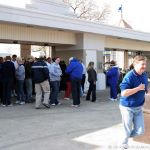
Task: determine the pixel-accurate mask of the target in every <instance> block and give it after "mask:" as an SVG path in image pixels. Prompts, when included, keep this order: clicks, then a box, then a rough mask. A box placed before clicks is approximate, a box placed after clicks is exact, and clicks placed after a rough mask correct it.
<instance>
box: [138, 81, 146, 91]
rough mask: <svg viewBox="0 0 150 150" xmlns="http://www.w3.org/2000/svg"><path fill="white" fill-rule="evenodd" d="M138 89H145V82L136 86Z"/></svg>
mask: <svg viewBox="0 0 150 150" xmlns="http://www.w3.org/2000/svg"><path fill="white" fill-rule="evenodd" d="M138 89H139V91H142V90H145V84H142V83H141V84H140V85H139V86H138Z"/></svg>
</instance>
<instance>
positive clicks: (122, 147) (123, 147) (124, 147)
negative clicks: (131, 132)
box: [120, 144, 129, 150]
mask: <svg viewBox="0 0 150 150" xmlns="http://www.w3.org/2000/svg"><path fill="white" fill-rule="evenodd" d="M120 148H121V149H122V150H126V149H128V148H129V146H128V144H122V145H121V147H120Z"/></svg>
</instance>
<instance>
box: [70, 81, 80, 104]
mask: <svg viewBox="0 0 150 150" xmlns="http://www.w3.org/2000/svg"><path fill="white" fill-rule="evenodd" d="M80 88H81V80H80V79H73V80H72V81H71V91H72V98H73V105H79V104H80Z"/></svg>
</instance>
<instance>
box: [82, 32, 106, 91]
mask: <svg viewBox="0 0 150 150" xmlns="http://www.w3.org/2000/svg"><path fill="white" fill-rule="evenodd" d="M104 42H105V38H104V37H103V36H100V35H96V34H90V33H85V34H84V35H83V49H84V61H85V65H86V67H87V66H88V63H89V62H90V61H93V62H94V63H95V69H96V71H97V85H96V87H97V90H104V89H105V88H106V77H105V74H104V73H103V70H102V64H103V50H104V44H105V43H104ZM85 89H88V82H87V79H86V86H85Z"/></svg>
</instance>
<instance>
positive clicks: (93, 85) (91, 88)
mask: <svg viewBox="0 0 150 150" xmlns="http://www.w3.org/2000/svg"><path fill="white" fill-rule="evenodd" d="M89 83H90V85H89V89H88V93H87V96H86V100H90V97H91V93H92V101H93V102H94V101H96V84H94V82H89Z"/></svg>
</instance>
